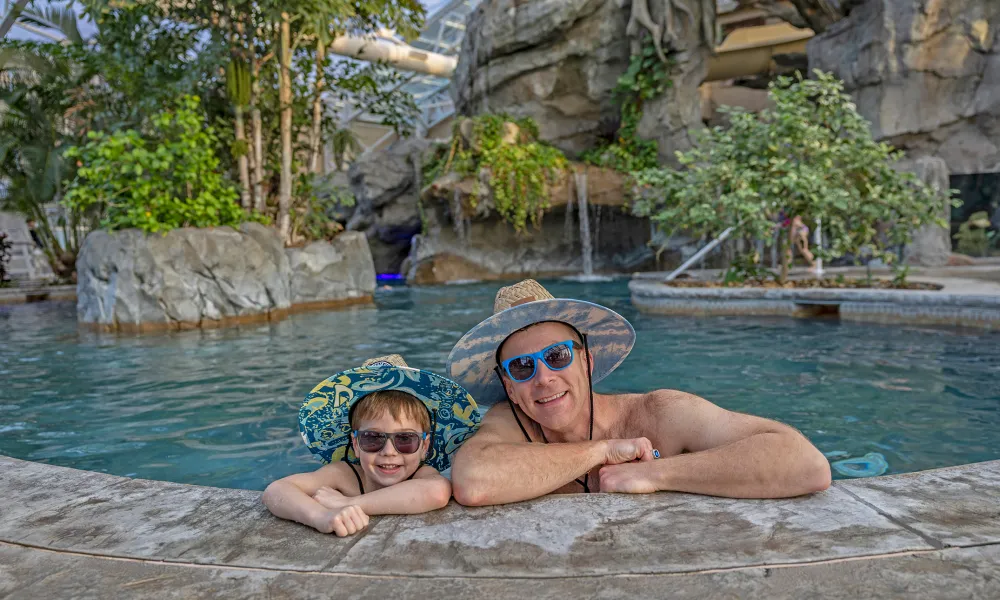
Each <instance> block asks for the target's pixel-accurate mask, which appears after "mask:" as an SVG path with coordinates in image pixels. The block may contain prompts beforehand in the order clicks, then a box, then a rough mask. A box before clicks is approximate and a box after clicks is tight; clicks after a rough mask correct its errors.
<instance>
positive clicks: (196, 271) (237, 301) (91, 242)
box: [76, 223, 375, 331]
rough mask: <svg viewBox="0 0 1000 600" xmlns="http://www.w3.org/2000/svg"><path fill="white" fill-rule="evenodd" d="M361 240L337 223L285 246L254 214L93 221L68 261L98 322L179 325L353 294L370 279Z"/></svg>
mask: <svg viewBox="0 0 1000 600" xmlns="http://www.w3.org/2000/svg"><path fill="white" fill-rule="evenodd" d="M364 241H365V240H364V236H363V234H360V233H353V234H351V233H345V234H343V235H342V236H341V237H340V238H338V239H337V240H336V241H335V242H334V243H333V244H332V245H331V244H326V243H318V244H313V245H311V246H309V247H307V248H305V249H304V250H300V249H288V250H286V249H285V248H284V247H283V245H282V243H281V239H280V238H279V237H278V235H277V233H276V232H275V231H274V230H273V229H271V228H268V227H264V226H262V225H258V224H256V223H245V224H243V225H242V226H241V227H240V231H235V230H233V229H231V228H229V227H218V228H213V229H193V228H192V229H188V228H185V229H176V230H173V231H171V232H168V233H166V234H164V235H158V234H145V233H143V232H141V231H139V230H135V229H132V230H126V231H118V232H107V231H94V232H92V233H90V234H89V235H88V236H87V239H86V240H85V241H84V244H83V247H82V248H81V250H80V255H79V258H78V259H77V263H76V267H77V274H78V282H77V317H78V320H79V321H80V323H84V324H89V325H92V326H96V327H99V328H102V329H107V330H132V331H145V330H157V329H181V328H190V327H212V326H217V325H221V324H224V323H226V322H234V321H235V322H239V321H244V320H259V319H267V318H273V317H275V316H280V315H283V314H284V313H285V312H286V311H287V310H288V309H290V308H292V307H293V305H295V304H305V305H309V304H323V305H330V304H332V303H348V302H353V301H357V300H358V299H363V298H368V297H370V296H371V295H372V293H373V292H374V289H375V274H374V271H373V269H372V266H371V262H372V260H371V254H370V253H369V252H368V251H367V244H366V243H364ZM320 246H326V248H322V247H320ZM338 278H339V281H335V280H336V279H338Z"/></svg>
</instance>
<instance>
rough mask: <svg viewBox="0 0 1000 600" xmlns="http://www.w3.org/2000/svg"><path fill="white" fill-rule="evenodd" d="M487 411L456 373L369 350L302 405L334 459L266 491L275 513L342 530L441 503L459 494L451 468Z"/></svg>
mask: <svg viewBox="0 0 1000 600" xmlns="http://www.w3.org/2000/svg"><path fill="white" fill-rule="evenodd" d="M479 421H480V416H479V410H478V407H477V406H476V403H475V401H474V400H473V399H472V397H471V396H469V394H468V392H466V391H465V390H464V389H463V388H462V387H461V386H459V385H458V384H456V383H455V382H453V381H451V380H449V379H446V378H444V377H441V376H439V375H435V374H434V373H430V372H428V371H421V370H419V369H411V368H409V367H407V366H406V362H405V361H404V360H403V358H402V357H401V356H399V355H395V354H394V355H392V356H388V357H385V358H377V359H371V360H368V361H366V362H365V363H364V365H363V366H362V367H359V368H355V369H350V370H347V371H344V372H342V373H338V374H337V375H334V376H333V377H330V378H329V379H327V380H325V381H323V382H322V383H320V384H319V385H318V386H316V388H315V389H313V391H312V392H310V393H309V395H308V396H306V399H305V402H304V403H303V405H302V408H301V409H300V411H299V429H300V431H301V433H302V438H303V440H304V441H305V442H306V445H307V446H308V447H309V449H310V451H312V452H313V453H314V454H316V455H317V456H318V458H319V459H320V460H322V461H323V462H324V463H328V464H326V465H325V466H323V467H321V468H320V469H319V470H317V471H315V472H313V473H302V474H298V475H290V476H288V477H285V478H283V479H279V480H278V481H275V482H274V483H272V484H271V485H269V486H267V489H266V490H265V491H264V496H263V498H262V500H263V501H264V504H265V506H267V508H268V510H270V511H271V512H272V513H273V514H274V515H275V516H278V517H281V518H283V519H289V520H292V521H297V522H299V523H302V524H303V525H308V526H310V527H313V528H315V529H316V530H318V531H320V532H322V533H331V532H332V533H336V534H337V535H338V536H340V537H343V536H347V535H353V534H355V533H357V532H358V531H361V530H362V529H364V528H365V527H366V526H367V525H368V518H369V517H370V516H374V515H398V514H417V513H423V512H428V511H432V510H437V509H439V508H442V507H444V506H445V505H446V504H448V501H449V499H450V498H451V484H450V483H449V481H448V480H447V479H445V478H444V477H443V476H442V475H441V472H442V471H446V470H447V469H448V468H449V467H450V460H451V455H452V453H454V451H455V450H457V449H458V447H459V446H460V445H461V444H462V442H463V441H465V439H466V438H467V437H469V436H471V435H472V434H473V433H474V432H475V430H476V428H477V427H478V426H479ZM355 465H357V466H355Z"/></svg>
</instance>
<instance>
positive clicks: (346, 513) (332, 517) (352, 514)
mask: <svg viewBox="0 0 1000 600" xmlns="http://www.w3.org/2000/svg"><path fill="white" fill-rule="evenodd" d="M315 527H316V529H317V530H318V531H319V532H320V533H335V534H337V537H346V536H349V535H354V534H355V533H357V532H359V531H361V530H362V529H364V528H365V527H368V515H366V514H365V511H363V510H361V508H360V507H357V506H345V507H343V508H341V509H334V510H330V511H326V512H324V513H323V516H322V517H321V518H320V519H319V522H318V523H316V525H315Z"/></svg>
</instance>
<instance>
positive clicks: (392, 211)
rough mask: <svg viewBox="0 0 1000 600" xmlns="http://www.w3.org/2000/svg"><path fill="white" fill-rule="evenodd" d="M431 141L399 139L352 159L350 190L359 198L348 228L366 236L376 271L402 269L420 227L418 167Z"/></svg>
mask: <svg viewBox="0 0 1000 600" xmlns="http://www.w3.org/2000/svg"><path fill="white" fill-rule="evenodd" d="M428 146H429V143H428V142H427V141H426V140H417V139H406V140H401V141H400V142H397V143H396V144H394V145H393V146H392V147H391V148H389V149H388V150H386V151H380V152H376V153H372V154H370V155H364V156H361V157H360V158H358V159H357V160H356V161H354V163H352V164H351V168H350V171H349V176H350V184H351V191H352V192H353V193H354V197H355V200H356V202H357V204H356V205H355V208H354V214H353V215H352V216H351V218H350V219H349V220H348V222H347V229H348V230H354V231H362V232H364V233H365V235H366V236H367V237H368V243H369V245H370V247H371V254H372V257H373V260H374V262H375V270H376V272H378V273H399V272H400V266H401V265H402V262H403V260H404V259H405V258H406V255H407V253H408V252H409V251H410V240H411V239H412V238H413V236H414V235H416V234H417V233H419V232H420V229H421V223H420V211H419V207H418V202H417V200H418V198H419V195H420V181H419V172H420V165H421V163H422V157H423V153H424V152H425V151H426V150H427V148H428Z"/></svg>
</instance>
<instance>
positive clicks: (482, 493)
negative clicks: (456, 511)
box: [451, 463, 492, 506]
mask: <svg viewBox="0 0 1000 600" xmlns="http://www.w3.org/2000/svg"><path fill="white" fill-rule="evenodd" d="M464 467H465V465H463V464H461V463H456V464H455V466H454V467H453V468H452V471H451V492H452V495H453V496H454V497H455V502H458V503H459V504H461V505H462V506H486V505H487V504H492V502H490V498H489V494H488V492H487V489H486V486H485V485H483V483H482V482H480V481H477V480H476V475H475V473H474V472H473V471H472V470H470V469H466V468H464Z"/></svg>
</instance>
